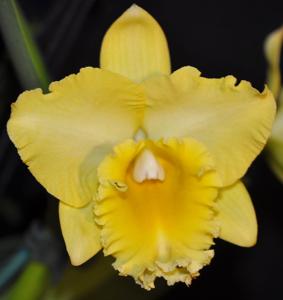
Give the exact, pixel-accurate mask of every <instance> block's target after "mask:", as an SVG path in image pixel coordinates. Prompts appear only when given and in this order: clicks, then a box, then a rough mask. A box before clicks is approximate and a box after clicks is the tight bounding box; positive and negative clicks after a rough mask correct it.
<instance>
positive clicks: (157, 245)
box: [95, 138, 221, 289]
mask: <svg viewBox="0 0 283 300" xmlns="http://www.w3.org/2000/svg"><path fill="white" fill-rule="evenodd" d="M145 149H147V150H150V151H151V153H153V155H154V156H155V158H156V160H157V161H158V164H159V165H160V166H162V168H163V170H164V174H165V179H163V178H162V179H161V180H145V181H143V182H142V183H139V182H136V181H135V179H134V175H133V174H134V169H135V165H136V163H137V161H138V159H139V157H140V155H142V153H143V151H144V150H145ZM150 166H152V165H150ZM213 168H214V163H213V161H212V159H211V157H210V155H209V154H208V152H207V151H206V149H205V148H204V147H203V146H202V145H201V144H200V143H198V142H197V141H195V140H193V139H189V138H186V139H183V140H177V139H168V140H161V141H159V142H150V141H141V142H134V141H132V140H128V141H126V142H125V143H123V144H120V145H119V146H117V147H115V149H114V154H113V155H110V156H108V157H106V158H105V160H103V162H102V163H101V165H100V166H99V168H98V178H99V182H100V186H99V189H98V196H97V200H96V204H95V215H96V218H95V219H96V221H97V222H98V224H99V225H100V226H101V228H102V229H101V241H102V244H103V247H104V253H105V254H106V255H113V256H114V257H115V258H116V261H115V263H114V267H115V268H116V269H117V270H119V272H120V274H121V275H131V276H133V277H134V278H135V280H136V282H138V283H139V284H141V285H142V286H143V287H145V288H146V289H150V288H152V287H154V279H155V278H156V277H164V278H165V279H166V280H167V282H168V284H173V283H175V282H177V281H183V282H185V283H186V284H189V283H190V282H191V279H192V278H194V277H196V276H197V275H198V272H199V270H200V269H201V268H202V267H203V266H204V265H206V264H208V263H209V262H210V260H211V258H212V256H213V250H209V248H210V247H211V245H212V244H213V237H214V236H217V232H218V231H217V230H218V227H217V224H216V223H215V222H214V209H213V207H214V201H215V199H216V197H217V191H218V188H217V187H218V186H220V185H221V182H220V179H219V176H218V175H217V173H216V172H215V171H214V169H213Z"/></svg>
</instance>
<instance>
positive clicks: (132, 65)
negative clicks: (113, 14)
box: [100, 4, 171, 82]
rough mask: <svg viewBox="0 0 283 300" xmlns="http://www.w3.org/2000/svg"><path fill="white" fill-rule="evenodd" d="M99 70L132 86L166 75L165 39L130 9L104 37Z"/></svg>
mask: <svg viewBox="0 0 283 300" xmlns="http://www.w3.org/2000/svg"><path fill="white" fill-rule="evenodd" d="M100 67H101V68H102V69H105V70H109V71H112V72H116V73H119V74H122V75H124V76H126V77H128V78H130V79H131V80H133V81H135V82H139V81H142V80H143V79H144V78H146V77H148V76H150V75H152V74H156V73H161V74H170V68H171V67H170V56H169V50H168V46H167V41H166V37H165V35H164V33H163V31H162V29H161V28H160V26H159V24H158V23H157V22H156V21H155V20H154V18H153V17H152V16H151V15H150V14H149V13H147V12H146V11H145V10H143V9H142V8H140V7H139V6H137V5H135V4H134V5H132V6H131V7H130V8H129V9H128V10H126V11H125V12H124V13H123V15H122V16H121V17H120V18H118V19H117V20H116V21H115V22H114V23H113V25H112V26H111V27H110V29H109V30H108V31H107V33H106V34H105V36H104V39H103V43H102V48H101V53H100Z"/></svg>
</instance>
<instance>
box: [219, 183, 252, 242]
mask: <svg viewBox="0 0 283 300" xmlns="http://www.w3.org/2000/svg"><path fill="white" fill-rule="evenodd" d="M216 210H217V211H218V215H217V217H216V219H217V220H218V221H219V223H220V234H219V237H220V238H222V239H223V240H226V241H228V242H230V243H233V244H236V245H239V246H243V247H251V246H253V245H254V244H255V243H256V240H257V220H256V215H255V211H254V207H253V204H252V201H251V198H250V196H249V194H248V192H247V190H246V188H245V186H244V185H243V183H241V182H240V181H238V182H237V183H235V184H234V185H232V186H230V187H227V188H224V189H223V190H222V191H221V192H220V195H219V199H218V200H217V204H216Z"/></svg>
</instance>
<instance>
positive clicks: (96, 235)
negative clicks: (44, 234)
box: [59, 202, 101, 266]
mask: <svg viewBox="0 0 283 300" xmlns="http://www.w3.org/2000/svg"><path fill="white" fill-rule="evenodd" d="M92 210H93V206H92V204H91V203H90V204H88V205H87V206H85V207H82V208H75V207H72V206H69V205H67V204H64V203H63V202H60V204H59V216H60V225H61V230H62V234H63V237H64V240H65V244H66V248H67V251H68V254H69V256H70V259H71V262H72V265H74V266H78V265H81V264H83V263H84V262H86V261H87V260H89V259H90V258H92V257H93V256H94V255H95V254H96V253H97V252H98V251H99V250H100V249H101V244H100V229H99V228H98V226H97V225H96V224H95V221H94V218H93V211H92Z"/></svg>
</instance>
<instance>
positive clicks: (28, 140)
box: [8, 68, 144, 207]
mask: <svg viewBox="0 0 283 300" xmlns="http://www.w3.org/2000/svg"><path fill="white" fill-rule="evenodd" d="M50 91H51V92H50V93H49V94H46V95H44V94H42V91H41V90H40V89H36V90H32V91H27V92H24V93H23V94H21V95H20V96H19V98H18V100H17V102H16V103H14V104H13V105H12V115H11V118H10V120H9V122H8V133H9V136H10V138H11V140H12V141H13V142H14V144H15V145H16V147H17V148H18V151H19V154H20V156H21V158H22V160H23V161H24V162H25V163H26V164H27V165H28V167H29V169H30V171H31V172H32V174H33V175H34V176H35V178H36V179H37V180H38V181H39V182H40V183H41V184H42V185H43V186H44V187H45V188H46V189H47V190H48V192H50V193H51V194H53V195H54V196H55V197H57V198H59V199H60V200H62V201H63V202H65V203H67V204H70V205H72V206H75V207H80V206H84V205H86V204H87V203H88V202H89V201H90V200H91V199H92V197H93V193H94V190H95V187H96V167H97V165H98V163H99V162H100V161H101V159H102V158H103V157H104V156H105V154H106V153H108V152H109V150H110V149H111V148H112V147H113V145H115V144H117V143H119V142H120V141H122V140H124V139H125V138H128V137H131V136H133V135H134V132H135V131H136V130H137V128H138V127H139V126H140V119H141V115H142V113H143V112H142V107H143V102H144V100H143V96H142V93H141V91H140V89H139V87H138V86H136V85H135V84H134V83H132V82H130V81H129V80H127V79H126V78H124V77H122V76H119V75H117V74H114V73H110V72H107V71H103V70H100V69H94V68H85V69H82V70H81V71H80V73H79V74H77V75H71V76H68V77H66V78H65V79H63V80H61V81H58V82H53V83H52V84H51V85H50Z"/></svg>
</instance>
